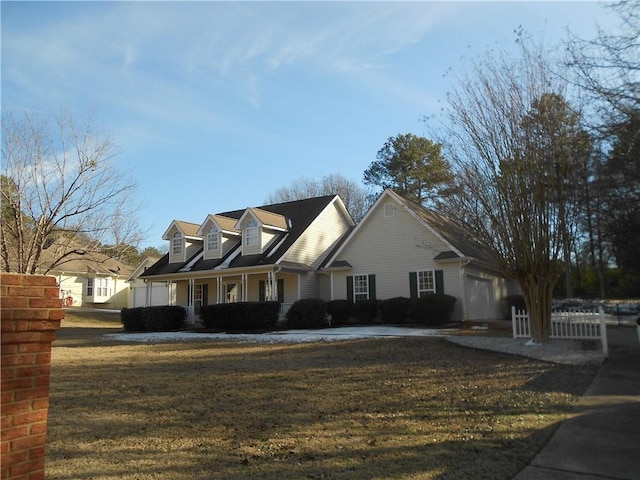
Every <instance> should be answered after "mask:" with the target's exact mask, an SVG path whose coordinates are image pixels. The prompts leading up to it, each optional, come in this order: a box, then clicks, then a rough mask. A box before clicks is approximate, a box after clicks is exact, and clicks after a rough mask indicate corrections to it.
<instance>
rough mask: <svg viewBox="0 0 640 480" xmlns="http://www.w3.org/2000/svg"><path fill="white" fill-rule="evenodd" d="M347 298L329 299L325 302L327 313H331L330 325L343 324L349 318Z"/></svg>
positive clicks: (349, 304)
mask: <svg viewBox="0 0 640 480" xmlns="http://www.w3.org/2000/svg"><path fill="white" fill-rule="evenodd" d="M350 308H351V302H349V300H330V301H328V302H327V314H328V315H331V326H332V327H337V326H340V325H344V324H346V323H347V320H349V309H350Z"/></svg>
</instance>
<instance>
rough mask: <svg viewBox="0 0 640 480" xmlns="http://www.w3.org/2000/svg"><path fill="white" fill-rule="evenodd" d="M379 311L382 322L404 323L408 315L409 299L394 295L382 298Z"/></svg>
mask: <svg viewBox="0 0 640 480" xmlns="http://www.w3.org/2000/svg"><path fill="white" fill-rule="evenodd" d="M379 311H380V320H381V321H382V322H383V323H406V322H407V318H408V317H409V299H408V298H406V297H395V298H388V299H386V300H382V301H381V302H380V306H379Z"/></svg>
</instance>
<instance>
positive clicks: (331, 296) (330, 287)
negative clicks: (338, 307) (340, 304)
mask: <svg viewBox="0 0 640 480" xmlns="http://www.w3.org/2000/svg"><path fill="white" fill-rule="evenodd" d="M329 289H330V290H331V293H330V296H329V298H330V299H331V300H335V298H334V297H333V270H331V271H330V272H329Z"/></svg>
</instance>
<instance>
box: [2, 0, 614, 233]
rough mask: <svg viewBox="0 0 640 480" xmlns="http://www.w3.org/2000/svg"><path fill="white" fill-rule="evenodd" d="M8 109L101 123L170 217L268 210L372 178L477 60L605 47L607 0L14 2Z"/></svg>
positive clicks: (8, 20) (150, 224)
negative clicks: (521, 37) (556, 47)
mask: <svg viewBox="0 0 640 480" xmlns="http://www.w3.org/2000/svg"><path fill="white" fill-rule="evenodd" d="M1 14H2V111H3V113H4V112H9V111H22V110H32V109H42V110H54V111H58V110H60V109H62V108H66V109H69V110H71V112H72V113H73V114H74V115H75V116H78V117H84V116H86V115H87V114H91V115H93V117H94V118H95V119H96V121H97V123H98V124H99V125H100V126H101V127H102V128H103V129H104V130H106V131H108V132H109V133H111V134H112V136H113V137H114V139H115V141H116V143H117V145H118V147H119V149H120V150H121V153H120V154H119V155H118V156H117V157H116V159H115V161H116V162H117V167H118V168H120V169H122V170H124V171H126V172H128V173H130V175H131V176H132V177H133V178H134V180H135V181H136V182H137V184H138V190H137V195H138V197H139V200H140V201H142V202H144V204H145V205H146V206H145V208H144V209H143V210H141V211H140V218H139V221H140V225H141V227H142V228H143V229H145V230H148V234H147V235H146V239H145V242H144V244H143V245H142V246H148V245H151V246H159V245H162V244H163V241H162V240H161V236H162V233H163V232H164V231H165V229H166V228H167V227H168V226H169V224H170V223H171V221H172V220H174V219H180V220H186V221H191V222H195V223H200V222H201V221H203V220H204V219H205V217H206V215H207V214H208V213H216V212H221V211H225V210H233V209H240V208H244V207H248V206H259V205H262V204H264V203H265V200H266V198H267V197H268V195H269V194H270V193H272V192H274V191H275V190H276V189H277V188H279V187H282V186H286V185H289V184H290V183H291V182H293V181H294V180H296V179H298V178H300V177H302V176H306V177H311V178H320V177H322V176H325V175H328V174H332V173H339V174H341V175H343V176H345V177H347V178H349V179H352V180H355V181H361V179H362V174H363V172H364V170H365V169H366V168H367V167H368V166H369V164H370V163H371V162H373V161H375V159H376V153H377V151H378V150H379V149H380V148H381V147H382V145H383V144H384V142H385V141H386V139H387V138H388V137H390V136H395V135H397V134H399V133H409V132H411V133H414V134H417V135H424V134H425V131H424V125H423V123H422V120H421V119H422V118H423V117H424V116H430V115H433V114H437V112H438V111H439V110H440V109H441V108H442V106H443V105H444V104H445V103H446V92H447V91H448V90H450V89H451V88H452V85H453V82H454V78H453V75H452V74H451V73H448V72H449V71H450V70H453V71H464V65H465V62H464V59H465V58H472V57H474V56H477V55H480V54H482V52H484V51H486V50H487V49H488V48H497V49H510V48H512V47H513V44H514V39H515V36H514V33H513V32H514V30H515V29H516V28H518V27H519V26H522V27H524V28H525V29H526V30H527V31H528V32H530V33H531V34H533V35H534V37H536V38H538V39H543V40H544V42H545V44H546V45H553V44H555V43H556V42H559V41H561V40H562V39H564V38H565V37H566V30H567V28H568V29H570V30H571V31H572V32H574V33H576V34H578V35H579V36H580V37H582V38H592V37H593V36H594V35H595V33H596V31H597V25H598V24H599V25H600V26H601V27H602V28H604V29H610V28H611V26H612V25H615V16H614V15H613V14H612V13H611V12H610V11H609V10H608V9H606V8H604V7H603V6H602V4H600V3H595V2H575V1H573V2H531V3H529V2H410V3H406V2H7V1H3V2H2V3H1Z"/></svg>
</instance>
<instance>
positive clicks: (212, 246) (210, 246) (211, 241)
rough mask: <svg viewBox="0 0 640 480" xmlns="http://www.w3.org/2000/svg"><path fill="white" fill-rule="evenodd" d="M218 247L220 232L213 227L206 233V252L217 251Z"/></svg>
mask: <svg viewBox="0 0 640 480" xmlns="http://www.w3.org/2000/svg"><path fill="white" fill-rule="evenodd" d="M219 247H220V232H219V231H218V228H217V227H216V226H215V225H214V226H213V227H211V228H210V229H209V232H208V233H207V250H213V251H215V250H218V248H219Z"/></svg>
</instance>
